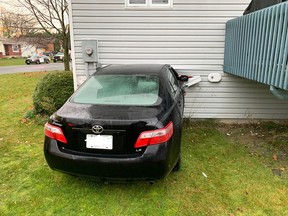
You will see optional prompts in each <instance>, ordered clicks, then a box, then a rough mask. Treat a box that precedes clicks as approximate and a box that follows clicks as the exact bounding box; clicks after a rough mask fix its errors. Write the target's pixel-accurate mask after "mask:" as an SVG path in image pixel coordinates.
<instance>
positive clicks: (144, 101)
mask: <svg viewBox="0 0 288 216" xmlns="http://www.w3.org/2000/svg"><path fill="white" fill-rule="evenodd" d="M158 92H159V79H158V77H157V76H152V75H148V76H146V75H95V76H93V77H91V78H90V79H89V80H88V81H87V82H86V83H84V84H83V86H82V87H81V88H80V89H79V90H78V91H77V92H76V93H75V94H74V96H73V98H72V102H75V103H88V104H110V105H141V106H143V105H145V106H147V105H153V104H155V103H156V102H157V100H158Z"/></svg>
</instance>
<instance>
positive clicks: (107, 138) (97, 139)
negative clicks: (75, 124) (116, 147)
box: [86, 134, 113, 150]
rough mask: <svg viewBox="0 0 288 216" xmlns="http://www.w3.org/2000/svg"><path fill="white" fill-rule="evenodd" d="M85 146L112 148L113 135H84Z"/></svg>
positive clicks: (90, 147)
mask: <svg viewBox="0 0 288 216" xmlns="http://www.w3.org/2000/svg"><path fill="white" fill-rule="evenodd" d="M86 148H89V149H107V150H112V149H113V136H111V135H94V134H87V135H86Z"/></svg>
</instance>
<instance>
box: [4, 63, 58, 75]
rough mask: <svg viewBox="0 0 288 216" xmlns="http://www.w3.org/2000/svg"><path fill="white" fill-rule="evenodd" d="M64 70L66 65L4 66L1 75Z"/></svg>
mask: <svg viewBox="0 0 288 216" xmlns="http://www.w3.org/2000/svg"><path fill="white" fill-rule="evenodd" d="M53 70H64V64H63V63H62V62H59V63H50V64H39V65H37V64H31V65H18V66H2V67H0V74H12V73H22V72H37V71H53Z"/></svg>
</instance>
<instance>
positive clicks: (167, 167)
mask: <svg viewBox="0 0 288 216" xmlns="http://www.w3.org/2000/svg"><path fill="white" fill-rule="evenodd" d="M167 145H168V143H163V144H160V145H152V146H148V147H147V148H146V150H145V152H144V153H143V154H142V155H141V156H138V157H127V158H117V157H113V158H112V157H100V156H97V157H92V156H81V155H74V154H67V153H64V152H61V151H60V150H59V148H58V146H57V142H56V141H55V140H53V139H50V138H47V137H46V138H45V145H44V154H45V158H46V161H47V163H48V165H49V166H50V168H51V169H53V170H57V171H61V172H64V173H68V174H73V175H80V176H87V177H98V178H100V179H126V180H130V179H131V180H134V179H135V180H155V179H160V178H163V177H165V176H166V175H168V174H169V172H170V171H171V170H172V168H173V165H174V164H173V163H170V162H169V156H168V146H167Z"/></svg>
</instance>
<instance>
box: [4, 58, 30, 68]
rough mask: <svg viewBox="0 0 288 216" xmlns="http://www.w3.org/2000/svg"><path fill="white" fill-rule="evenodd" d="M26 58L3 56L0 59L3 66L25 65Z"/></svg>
mask: <svg viewBox="0 0 288 216" xmlns="http://www.w3.org/2000/svg"><path fill="white" fill-rule="evenodd" d="M25 60H26V58H3V59H0V67H1V66H13V65H25Z"/></svg>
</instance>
